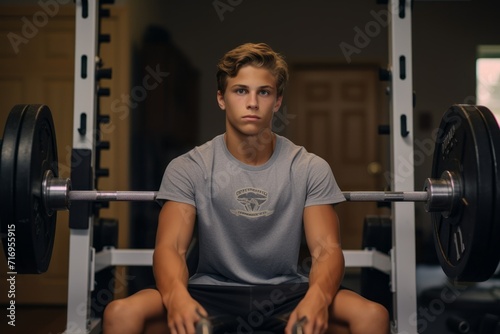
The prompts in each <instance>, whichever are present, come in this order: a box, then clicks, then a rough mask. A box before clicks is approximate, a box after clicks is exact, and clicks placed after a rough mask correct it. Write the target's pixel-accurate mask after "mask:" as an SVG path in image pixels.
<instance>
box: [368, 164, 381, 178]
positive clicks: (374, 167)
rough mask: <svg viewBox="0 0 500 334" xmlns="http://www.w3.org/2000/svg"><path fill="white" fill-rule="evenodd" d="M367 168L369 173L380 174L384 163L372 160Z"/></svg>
mask: <svg viewBox="0 0 500 334" xmlns="http://www.w3.org/2000/svg"><path fill="white" fill-rule="evenodd" d="M366 170H367V171H368V174H369V175H373V176H375V175H380V174H382V165H381V164H380V163H379V162H377V161H372V162H370V163H369V164H368V166H366Z"/></svg>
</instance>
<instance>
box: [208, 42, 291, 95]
mask: <svg viewBox="0 0 500 334" xmlns="http://www.w3.org/2000/svg"><path fill="white" fill-rule="evenodd" d="M246 65H252V66H255V67H262V68H266V69H268V70H269V71H270V72H271V73H272V74H273V75H274V77H275V78H276V89H277V93H278V96H282V95H283V92H284V90H285V86H286V83H287V81H288V65H287V64H286V62H285V59H284V57H283V56H282V55H280V54H279V53H277V52H275V51H274V50H273V49H271V47H270V46H269V45H267V44H265V43H257V44H255V43H246V44H242V45H240V46H238V47H236V48H234V49H232V50H231V51H229V52H227V53H226V54H225V55H224V57H222V59H221V60H220V61H219V63H218V64H217V89H218V90H220V91H221V93H222V94H224V92H225V91H226V87H227V78H228V77H230V78H234V77H235V76H237V75H238V71H239V70H240V69H241V68H242V67H243V66H246Z"/></svg>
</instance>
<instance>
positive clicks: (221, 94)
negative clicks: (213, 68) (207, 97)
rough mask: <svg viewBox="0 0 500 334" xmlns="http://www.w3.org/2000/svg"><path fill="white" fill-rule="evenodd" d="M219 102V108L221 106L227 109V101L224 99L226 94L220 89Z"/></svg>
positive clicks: (218, 92)
mask: <svg viewBox="0 0 500 334" xmlns="http://www.w3.org/2000/svg"><path fill="white" fill-rule="evenodd" d="M217 104H219V108H221V110H226V101H224V94H223V93H222V92H221V91H220V90H218V91H217Z"/></svg>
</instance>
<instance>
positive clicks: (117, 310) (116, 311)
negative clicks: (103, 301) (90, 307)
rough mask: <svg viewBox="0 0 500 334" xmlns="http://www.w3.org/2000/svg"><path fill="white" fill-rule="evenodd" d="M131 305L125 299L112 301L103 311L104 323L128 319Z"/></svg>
mask: <svg viewBox="0 0 500 334" xmlns="http://www.w3.org/2000/svg"><path fill="white" fill-rule="evenodd" d="M131 306H132V305H130V303H128V302H127V301H126V299H117V300H113V301H112V302H111V303H109V304H108V305H107V306H106V309H105V310H104V317H103V322H104V323H111V322H114V321H120V319H130V315H131V314H130V313H131V310H132V307H131Z"/></svg>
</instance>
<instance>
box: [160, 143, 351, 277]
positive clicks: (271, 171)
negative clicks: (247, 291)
mask: <svg viewBox="0 0 500 334" xmlns="http://www.w3.org/2000/svg"><path fill="white" fill-rule="evenodd" d="M256 149H258V148H256ZM157 199H159V200H172V201H177V202H182V203H188V204H191V205H194V206H195V207H196V214H197V223H198V235H199V246H200V256H199V265H198V269H197V272H196V273H195V274H194V275H193V276H192V277H191V278H190V284H223V285H255V284H281V283H297V282H307V277H305V276H303V275H301V274H300V273H299V272H298V270H297V269H298V268H297V265H298V263H297V262H298V256H299V249H300V243H301V237H302V231H303V225H302V216H303V211H304V208H305V207H307V206H311V205H320V204H334V203H338V202H341V201H344V200H345V198H344V196H343V195H342V192H341V191H340V189H339V187H338V185H337V182H336V181H335V178H334V176H333V174H332V171H331V168H330V166H329V165H328V163H327V162H326V161H325V160H323V159H322V158H320V157H318V156H316V155H314V154H312V153H308V152H307V151H306V150H305V149H304V148H303V147H300V146H297V145H295V144H293V143H292V142H291V141H290V140H288V139H286V138H285V137H282V136H277V139H276V146H275V150H274V152H273V154H272V156H271V158H270V159H269V160H268V161H267V162H266V163H265V164H263V165H260V166H251V165H247V164H244V163H242V162H241V161H239V160H237V159H236V158H235V157H234V156H233V155H232V154H231V153H230V152H229V151H228V149H227V147H226V145H225V142H224V136H223V135H219V136H217V137H215V138H214V139H213V140H211V141H209V142H207V143H205V144H203V145H202V146H199V147H196V148H194V149H193V150H191V151H190V152H188V153H186V154H184V155H181V156H180V157H178V158H176V159H174V160H172V162H171V163H170V164H169V165H168V166H167V168H166V170H165V174H164V176H163V181H162V184H161V186H160V190H159V192H158V196H157Z"/></svg>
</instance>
